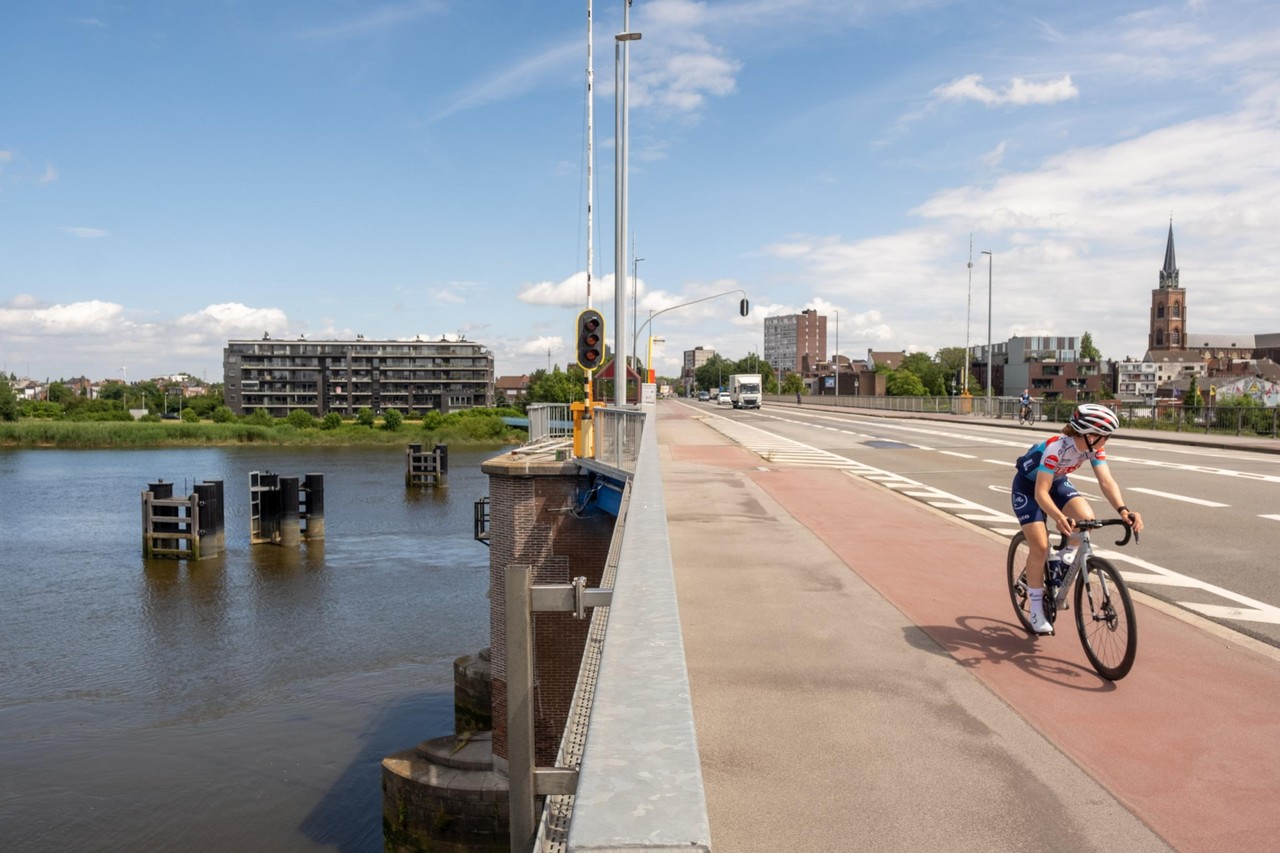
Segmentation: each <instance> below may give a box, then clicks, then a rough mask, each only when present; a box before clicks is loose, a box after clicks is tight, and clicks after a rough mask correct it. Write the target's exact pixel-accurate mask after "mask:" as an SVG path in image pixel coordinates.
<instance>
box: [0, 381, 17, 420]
mask: <svg viewBox="0 0 1280 853" xmlns="http://www.w3.org/2000/svg"><path fill="white" fill-rule="evenodd" d="M17 419H18V395H17V394H15V393H13V386H12V385H10V384H9V380H8V379H6V378H4V377H3V376H0V421H16V420H17Z"/></svg>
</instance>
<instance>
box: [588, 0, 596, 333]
mask: <svg viewBox="0 0 1280 853" xmlns="http://www.w3.org/2000/svg"><path fill="white" fill-rule="evenodd" d="M594 85H595V69H594V67H593V66H592V59H591V0H587V307H588V308H590V307H591V268H592V266H593V264H594V263H595V255H594V253H593V251H592V245H591V220H592V202H593V201H594V200H595V173H594V171H593V160H594V159H595V150H594V148H595V126H594V122H595V106H594V101H595V92H594V91H593V86H594Z"/></svg>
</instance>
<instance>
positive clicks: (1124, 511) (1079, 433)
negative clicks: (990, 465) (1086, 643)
mask: <svg viewBox="0 0 1280 853" xmlns="http://www.w3.org/2000/svg"><path fill="white" fill-rule="evenodd" d="M1119 427H1120V419H1119V418H1118V417H1116V413H1115V412H1113V411H1111V410H1110V409H1108V408H1107V407H1106V406H1101V405H1098V404H1097V403H1081V404H1080V405H1079V406H1076V408H1075V411H1073V412H1072V413H1071V419H1070V420H1068V421H1067V425H1066V426H1064V427H1063V428H1062V432H1061V433H1060V434H1058V435H1055V436H1054V437H1053V438H1050V439H1048V440H1047V441H1042V442H1040V443H1039V444H1037V445H1035V446H1034V447H1032V448H1031V449H1030V450H1028V451H1027V452H1026V453H1024V454H1023V455H1022V456H1021V457H1019V458H1018V462H1017V469H1018V471H1017V473H1016V474H1015V475H1014V477H1013V490H1012V491H1013V514H1014V515H1015V516H1017V517H1018V523H1019V524H1021V525H1022V532H1023V534H1024V535H1025V536H1026V537H1027V548H1028V552H1027V603H1028V607H1029V609H1030V611H1031V629H1032V630H1033V631H1035V632H1036V633H1037V634H1052V633H1053V626H1052V625H1051V624H1049V621H1048V620H1047V619H1046V618H1045V615H1044V564H1045V557H1046V556H1048V553H1049V528H1048V519H1052V520H1053V523H1054V525H1055V526H1056V527H1057V528H1058V530H1059V531H1060V532H1062V533H1064V534H1070V533H1071V532H1072V531H1073V530H1074V528H1075V523H1074V521H1073V519H1086V518H1087V519H1092V518H1093V517H1094V515H1093V510H1092V509H1091V508H1090V507H1089V502H1088V501H1087V500H1085V499H1084V497H1083V496H1082V495H1081V494H1080V493H1079V492H1078V491H1076V488H1075V486H1073V485H1072V484H1071V481H1070V480H1069V479H1067V475H1068V474H1070V473H1071V472H1072V471H1074V470H1076V469H1077V468H1079V467H1080V466H1081V465H1083V464H1084V463H1085V461H1086V460H1087V461H1088V462H1089V464H1090V465H1091V466H1092V467H1093V476H1094V477H1095V478H1097V480H1098V487H1099V488H1100V489H1101V490H1102V496H1103V497H1105V498H1106V499H1107V502H1108V503H1110V504H1111V506H1113V507H1115V510H1116V512H1118V513H1120V518H1122V519H1123V520H1124V522H1125V523H1126V524H1128V525H1129V526H1130V527H1132V528H1133V529H1134V531H1135V532H1141V530H1142V516H1141V515H1139V514H1138V513H1136V512H1134V511H1133V510H1131V509H1129V508H1128V507H1127V506H1125V505H1124V498H1123V497H1122V496H1121V494H1120V487H1119V486H1118V485H1116V481H1115V479H1113V478H1112V476H1111V471H1110V469H1109V467H1108V466H1107V455H1106V452H1105V445H1106V443H1107V439H1108V438H1110V437H1111V435H1112V433H1114V432H1115V431H1116V430H1117V429H1119Z"/></svg>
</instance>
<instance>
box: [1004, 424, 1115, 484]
mask: <svg viewBox="0 0 1280 853" xmlns="http://www.w3.org/2000/svg"><path fill="white" fill-rule="evenodd" d="M1085 460H1088V461H1089V463H1090V464H1091V465H1093V466H1095V467H1096V466H1098V465H1106V464H1107V453H1106V448H1105V447H1104V446H1102V445H1101V444H1100V445H1099V446H1098V447H1097V448H1095V449H1093V450H1087V449H1086V450H1078V449H1076V441H1075V439H1074V438H1072V437H1071V436H1069V435H1055V436H1054V437H1053V438H1051V439H1049V440H1047V441H1042V442H1040V443H1039V444H1037V445H1035V446H1034V447H1032V448H1031V449H1030V450H1028V451H1027V452H1026V453H1024V454H1022V456H1020V457H1018V461H1017V463H1016V464H1017V466H1018V473H1019V474H1020V475H1021V476H1023V477H1025V478H1026V479H1028V480H1030V481H1032V482H1035V479H1036V475H1037V474H1039V473H1040V472H1041V471H1048V472H1049V473H1050V474H1052V475H1053V478H1054V479H1055V480H1058V479H1061V478H1063V477H1065V476H1067V475H1068V474H1070V473H1071V472H1072V471H1074V470H1076V469H1077V468H1079V467H1080V466H1081V465H1083V464H1084V463H1085Z"/></svg>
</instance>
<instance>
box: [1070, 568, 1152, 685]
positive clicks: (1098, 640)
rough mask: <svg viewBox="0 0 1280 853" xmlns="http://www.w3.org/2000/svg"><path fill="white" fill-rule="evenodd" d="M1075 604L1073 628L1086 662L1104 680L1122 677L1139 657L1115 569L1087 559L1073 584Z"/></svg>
mask: <svg viewBox="0 0 1280 853" xmlns="http://www.w3.org/2000/svg"><path fill="white" fill-rule="evenodd" d="M1075 605H1076V629H1077V630H1078V631H1079V632H1080V644H1081V645H1082V646H1084V654H1085V657H1087V658H1089V663H1091V664H1092V665H1093V668H1094V669H1096V670H1097V671H1098V675H1101V676H1102V677H1103V678H1106V679H1109V680H1111V681H1119V680H1120V679H1121V678H1124V677H1125V676H1126V675H1128V674H1129V670H1130V669H1132V668H1133V660H1134V657H1135V656H1136V655H1137V654H1138V622H1137V619H1135V618H1134V612H1133V600H1132V599H1131V598H1130V597H1129V588H1128V587H1126V586H1125V585H1124V579H1123V578H1121V577H1120V572H1119V571H1117V569H1116V567H1115V566H1113V565H1112V564H1111V563H1110V562H1108V561H1107V560H1104V559H1102V558H1101V557H1090V558H1089V562H1088V563H1087V564H1086V565H1085V569H1084V571H1082V572H1081V573H1080V579H1079V580H1078V581H1077V582H1076V592H1075Z"/></svg>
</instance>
